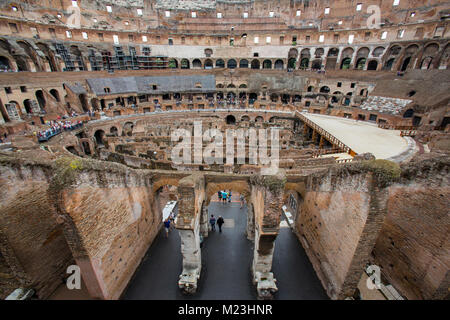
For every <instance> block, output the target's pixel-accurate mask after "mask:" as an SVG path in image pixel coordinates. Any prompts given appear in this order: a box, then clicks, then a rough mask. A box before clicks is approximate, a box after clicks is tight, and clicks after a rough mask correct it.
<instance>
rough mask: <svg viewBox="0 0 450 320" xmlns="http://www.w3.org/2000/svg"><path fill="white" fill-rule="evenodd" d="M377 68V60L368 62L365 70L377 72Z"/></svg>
mask: <svg viewBox="0 0 450 320" xmlns="http://www.w3.org/2000/svg"><path fill="white" fill-rule="evenodd" d="M377 68H378V61H377V60H370V61H369V63H368V64H367V70H377Z"/></svg>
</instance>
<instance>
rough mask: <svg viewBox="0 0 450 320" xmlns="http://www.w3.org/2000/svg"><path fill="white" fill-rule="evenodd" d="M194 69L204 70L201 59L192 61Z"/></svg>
mask: <svg viewBox="0 0 450 320" xmlns="http://www.w3.org/2000/svg"><path fill="white" fill-rule="evenodd" d="M192 68H194V69H201V68H202V62H201V61H200V59H194V61H192Z"/></svg>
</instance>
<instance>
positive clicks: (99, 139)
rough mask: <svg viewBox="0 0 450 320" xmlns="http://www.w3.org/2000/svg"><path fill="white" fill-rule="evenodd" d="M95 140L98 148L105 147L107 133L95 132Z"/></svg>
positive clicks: (100, 130)
mask: <svg viewBox="0 0 450 320" xmlns="http://www.w3.org/2000/svg"><path fill="white" fill-rule="evenodd" d="M94 138H95V141H96V142H97V146H104V145H105V141H104V138H105V131H103V130H102V129H99V130H97V131H95V133H94Z"/></svg>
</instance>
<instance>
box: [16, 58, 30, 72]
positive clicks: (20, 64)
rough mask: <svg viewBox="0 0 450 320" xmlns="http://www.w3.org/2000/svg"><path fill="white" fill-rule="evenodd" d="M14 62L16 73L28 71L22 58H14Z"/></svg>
mask: <svg viewBox="0 0 450 320" xmlns="http://www.w3.org/2000/svg"><path fill="white" fill-rule="evenodd" d="M14 60H16V64H17V71H29V70H28V65H27V63H26V62H25V59H23V58H22V57H19V56H14Z"/></svg>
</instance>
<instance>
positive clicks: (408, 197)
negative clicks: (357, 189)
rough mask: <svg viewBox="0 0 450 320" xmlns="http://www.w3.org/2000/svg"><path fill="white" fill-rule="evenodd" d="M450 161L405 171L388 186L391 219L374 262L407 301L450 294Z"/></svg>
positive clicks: (416, 164) (434, 162)
mask: <svg viewBox="0 0 450 320" xmlns="http://www.w3.org/2000/svg"><path fill="white" fill-rule="evenodd" d="M449 181H450V177H449V160H448V157H447V158H445V157H444V158H441V159H437V160H427V161H424V162H421V163H413V164H411V165H408V166H405V167H404V168H403V174H402V180H401V183H398V184H395V185H393V186H391V187H390V188H389V201H388V215H387V218H386V220H385V221H384V224H383V228H382V230H381V233H380V235H379V237H378V239H377V242H376V245H375V247H374V250H373V257H372V260H373V262H374V263H375V264H377V265H379V266H380V267H381V272H382V274H383V275H384V276H385V277H386V278H387V280H388V281H389V282H391V283H392V284H393V285H394V287H395V288H397V289H398V290H399V291H400V293H401V294H402V295H403V296H405V297H406V298H407V299H443V298H445V297H446V296H448V288H449V286H450V283H449V270H450V251H449V249H450V243H449V238H448V235H449V233H450V216H449V208H450V188H449Z"/></svg>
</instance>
